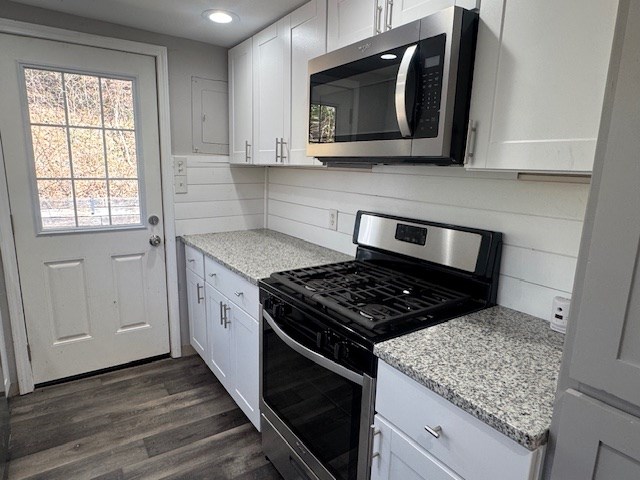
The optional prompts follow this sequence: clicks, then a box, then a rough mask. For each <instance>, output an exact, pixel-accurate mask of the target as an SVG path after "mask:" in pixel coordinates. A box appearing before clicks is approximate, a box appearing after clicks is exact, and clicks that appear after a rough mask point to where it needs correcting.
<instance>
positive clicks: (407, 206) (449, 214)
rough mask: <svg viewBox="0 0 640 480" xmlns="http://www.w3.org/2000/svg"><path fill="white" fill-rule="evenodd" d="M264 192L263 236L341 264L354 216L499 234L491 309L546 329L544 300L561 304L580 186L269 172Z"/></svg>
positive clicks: (435, 174) (450, 171)
mask: <svg viewBox="0 0 640 480" xmlns="http://www.w3.org/2000/svg"><path fill="white" fill-rule="evenodd" d="M267 182H268V183H267V227H268V228H270V229H273V230H277V231H279V232H283V233H286V234H289V235H293V236H295V237H300V238H302V239H305V240H308V241H310V242H313V243H318V244H320V245H323V246H326V247H329V248H333V249H335V250H339V251H341V252H345V253H349V254H354V253H355V246H354V245H353V244H352V242H351V237H352V232H353V226H354V220H355V213H356V212H357V211H358V210H372V211H376V212H384V213H389V214H396V215H401V216H406V217H412V218H419V219H424V220H432V221H436V222H443V223H453V224H458V225H464V226H469V227H477V228H484V229H488V230H496V231H500V232H503V234H504V249H503V257H502V267H501V276H500V289H499V293H498V303H499V304H500V305H504V306H507V307H510V308H513V309H515V310H519V311H522V312H526V313H529V314H532V315H535V316H538V317H541V318H544V319H547V320H548V317H549V313H550V311H551V301H552V298H553V297H554V296H556V295H561V296H565V297H570V296H571V290H572V288H573V276H574V272H575V267H576V257H577V254H578V247H579V244H580V236H581V232H582V222H583V218H584V214H585V209H586V203H587V197H588V194H589V185H586V184H580V183H560V182H544V181H542V182H541V181H537V182H534V181H523V180H518V179H517V177H516V175H515V174H512V173H489V172H466V171H464V170H462V169H457V168H453V167H452V168H438V167H409V166H402V167H374V168H373V169H372V170H358V171H356V170H342V169H340V170H338V169H304V168H269V169H268V175H267ZM330 209H335V210H337V211H338V226H337V227H338V228H337V231H334V230H331V229H329V223H328V222H329V220H328V219H329V210H330Z"/></svg>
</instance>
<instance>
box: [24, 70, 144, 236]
mask: <svg viewBox="0 0 640 480" xmlns="http://www.w3.org/2000/svg"><path fill="white" fill-rule="evenodd" d="M24 78H25V89H26V93H27V99H28V108H29V121H30V126H31V142H32V147H33V157H34V167H35V168H34V170H35V174H36V183H37V189H38V197H39V204H38V205H39V209H40V218H41V227H42V230H43V231H51V230H63V231H67V230H70V229H74V228H82V229H86V228H97V229H108V228H110V227H112V226H115V225H117V226H122V225H140V224H141V213H140V187H139V177H138V153H137V150H138V148H137V139H136V125H135V115H134V112H135V98H134V83H133V80H127V79H120V78H109V77H105V76H101V75H91V74H79V73H71V72H65V71H52V70H45V69H40V68H33V67H24Z"/></svg>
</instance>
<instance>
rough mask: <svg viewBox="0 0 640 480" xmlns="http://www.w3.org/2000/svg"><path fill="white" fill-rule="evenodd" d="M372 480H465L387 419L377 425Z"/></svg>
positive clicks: (378, 416) (374, 425) (375, 427)
mask: <svg viewBox="0 0 640 480" xmlns="http://www.w3.org/2000/svg"><path fill="white" fill-rule="evenodd" d="M373 427H374V432H375V436H374V439H373V455H374V457H373V461H372V462H371V480H397V479H402V480H462V479H461V478H460V477H459V476H458V475H456V474H455V473H454V472H452V471H451V470H449V469H448V468H447V467H445V466H444V465H442V464H441V463H440V462H438V460H436V459H435V458H434V457H433V456H432V455H430V454H428V453H427V452H425V451H424V450H423V449H422V448H420V447H419V446H418V445H416V444H415V443H414V442H412V441H411V439H410V438H409V437H407V436H406V435H404V434H403V433H402V432H400V431H399V430H398V429H397V428H395V427H394V426H393V425H391V424H390V423H389V422H388V421H386V420H385V419H384V417H382V416H380V415H376V416H375V421H374V424H373Z"/></svg>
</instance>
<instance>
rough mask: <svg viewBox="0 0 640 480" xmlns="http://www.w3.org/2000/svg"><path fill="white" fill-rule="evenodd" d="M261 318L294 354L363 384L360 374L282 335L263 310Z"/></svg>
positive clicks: (270, 317) (271, 318)
mask: <svg viewBox="0 0 640 480" xmlns="http://www.w3.org/2000/svg"><path fill="white" fill-rule="evenodd" d="M262 317H263V318H264V319H265V320H266V321H267V323H268V324H269V326H270V327H271V328H272V329H273V331H274V332H275V334H276V335H277V336H278V337H280V340H282V341H283V342H284V343H286V344H287V345H288V346H289V347H291V349H293V350H295V351H296V352H298V353H299V354H300V355H302V356H303V357H305V358H308V359H309V360H311V361H312V362H314V363H316V364H318V365H320V366H321V367H324V368H326V369H327V370H329V371H331V372H333V373H335V374H337V375H340V376H341V377H343V378H346V379H347V380H351V381H352V382H353V383H357V384H358V385H362V384H363V382H364V378H363V376H362V375H360V374H358V373H356V372H354V371H352V370H349V369H348V368H346V367H343V366H342V365H340V364H338V363H336V362H333V361H331V360H329V359H328V358H326V357H325V356H323V355H320V354H319V353H316V352H314V351H313V350H311V349H309V348H307V347H305V346H304V345H300V344H299V343H298V342H296V341H295V340H294V339H293V338H291V337H290V336H289V335H287V334H286V333H284V331H282V329H281V328H280V327H279V326H278V324H277V323H276V321H275V320H274V319H273V317H272V316H271V315H269V314H268V313H267V312H266V311H264V310H263V311H262Z"/></svg>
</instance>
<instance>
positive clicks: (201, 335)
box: [187, 269, 207, 361]
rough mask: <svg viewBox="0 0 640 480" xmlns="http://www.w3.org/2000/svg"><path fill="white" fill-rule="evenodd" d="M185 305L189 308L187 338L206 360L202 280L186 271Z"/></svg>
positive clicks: (205, 324) (205, 315) (205, 326)
mask: <svg viewBox="0 0 640 480" xmlns="http://www.w3.org/2000/svg"><path fill="white" fill-rule="evenodd" d="M187 304H188V306H189V337H190V340H191V346H192V347H193V348H195V350H196V352H198V353H199V354H200V356H201V357H202V358H203V359H204V360H205V361H206V359H207V312H206V308H205V298H204V280H203V279H202V277H199V276H198V275H196V274H195V273H193V272H192V271H191V270H190V269H187Z"/></svg>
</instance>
